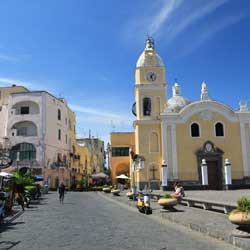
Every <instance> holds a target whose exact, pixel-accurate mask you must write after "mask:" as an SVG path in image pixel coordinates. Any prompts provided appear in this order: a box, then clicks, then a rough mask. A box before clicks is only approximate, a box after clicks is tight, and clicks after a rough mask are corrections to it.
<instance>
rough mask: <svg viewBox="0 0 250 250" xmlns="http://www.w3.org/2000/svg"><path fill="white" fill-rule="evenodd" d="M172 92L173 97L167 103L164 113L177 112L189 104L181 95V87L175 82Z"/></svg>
mask: <svg viewBox="0 0 250 250" xmlns="http://www.w3.org/2000/svg"><path fill="white" fill-rule="evenodd" d="M172 91H173V96H172V97H171V98H170V99H169V100H168V102H167V106H166V112H179V111H180V110H181V109H182V108H184V107H185V106H186V105H188V104H189V103H191V102H190V101H189V100H187V99H186V98H184V97H183V96H182V95H181V87H180V85H179V84H178V83H177V82H175V84H174V86H173V88H172Z"/></svg>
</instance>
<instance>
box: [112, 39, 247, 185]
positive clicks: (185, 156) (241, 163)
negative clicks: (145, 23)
mask: <svg viewBox="0 0 250 250" xmlns="http://www.w3.org/2000/svg"><path fill="white" fill-rule="evenodd" d="M166 74H167V70H166V67H165V65H164V62H163V61H162V59H161V57H160V56H159V55H158V54H157V52H156V51H155V48H154V41H153V39H152V38H148V39H147V40H146V46H145V49H144V50H143V52H142V54H141V55H140V57H139V59H138V61H137V63H136V69H135V85H134V96H135V103H134V105H133V113H134V115H135V120H134V123H133V126H134V145H133V146H132V148H131V151H132V152H133V155H135V156H136V157H134V158H133V160H132V159H131V162H130V171H129V172H130V178H131V182H134V184H136V186H137V187H138V188H139V189H143V188H144V187H145V185H147V186H148V187H150V188H152V189H160V188H161V187H163V189H167V188H172V186H173V182H174V181H176V180H179V181H181V182H182V184H183V186H184V187H185V188H188V189H202V188H204V186H205V187H206V188H207V189H214V190H222V189H224V188H225V186H226V184H229V185H230V187H231V188H244V187H249V186H250V111H249V110H248V108H247V105H246V103H244V102H241V103H240V105H239V109H238V110H237V111H234V110H232V108H230V107H228V106H227V105H225V104H223V103H221V102H218V101H214V100H212V99H211V98H210V96H209V93H208V87H207V85H206V83H205V82H203V83H202V84H201V94H200V98H199V99H198V100H197V101H189V100H188V99H186V98H185V97H184V96H183V95H182V92H181V86H180V84H179V83H178V82H177V81H176V82H175V83H174V85H173V86H172V97H171V98H170V99H167V80H166ZM111 146H112V145H111ZM202 163H203V165H206V169H205V170H206V171H205V172H204V171H203V170H202ZM228 165H230V169H229V171H230V173H229V179H230V180H229V183H227V182H226V179H228V176H225V175H226V173H225V169H226V166H228ZM204 175H205V177H204ZM227 175H228V173H227ZM204 178H205V182H204Z"/></svg>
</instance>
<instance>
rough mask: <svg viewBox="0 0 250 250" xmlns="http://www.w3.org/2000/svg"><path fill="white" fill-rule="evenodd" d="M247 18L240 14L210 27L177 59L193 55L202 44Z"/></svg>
mask: <svg viewBox="0 0 250 250" xmlns="http://www.w3.org/2000/svg"><path fill="white" fill-rule="evenodd" d="M245 16H246V15H244V14H239V15H237V16H232V17H228V18H225V19H223V20H222V21H221V22H220V23H216V24H214V25H213V26H210V28H209V30H207V29H206V30H203V32H200V33H199V35H198V37H197V39H194V42H193V43H192V45H191V46H190V47H189V48H188V49H186V50H185V51H183V52H181V53H180V54H179V55H178V56H177V57H178V58H180V57H184V56H187V55H189V54H191V53H192V52H193V51H194V50H195V49H196V48H198V47H199V46H201V44H203V43H205V42H206V41H207V40H209V39H211V38H212V37H213V36H214V35H215V34H217V33H218V32H219V31H221V30H223V29H225V28H227V27H229V26H231V25H233V24H235V23H237V22H239V21H241V20H242V19H243V18H244V17H245Z"/></svg>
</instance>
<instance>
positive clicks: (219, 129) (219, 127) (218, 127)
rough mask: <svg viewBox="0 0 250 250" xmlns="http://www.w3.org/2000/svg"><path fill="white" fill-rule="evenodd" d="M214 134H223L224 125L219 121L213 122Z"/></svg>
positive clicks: (220, 135)
mask: <svg viewBox="0 0 250 250" xmlns="http://www.w3.org/2000/svg"><path fill="white" fill-rule="evenodd" d="M215 135H216V136H218V137H223V136H224V126H223V124H222V123H221V122H217V123H216V124H215Z"/></svg>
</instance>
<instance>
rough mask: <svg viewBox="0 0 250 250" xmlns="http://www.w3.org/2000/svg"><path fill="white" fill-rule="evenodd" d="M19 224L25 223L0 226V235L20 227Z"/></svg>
mask: <svg viewBox="0 0 250 250" xmlns="http://www.w3.org/2000/svg"><path fill="white" fill-rule="evenodd" d="M20 224H25V223H24V222H10V223H7V224H3V225H1V226H0V233H2V232H5V231H8V230H12V229H15V228H16V226H17V225H20ZM1 242H2V241H0V249H1V250H2V246H1ZM3 242H4V241H3ZM4 249H5V248H4ZM7 249H9V248H7Z"/></svg>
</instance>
